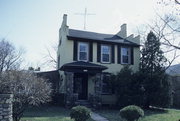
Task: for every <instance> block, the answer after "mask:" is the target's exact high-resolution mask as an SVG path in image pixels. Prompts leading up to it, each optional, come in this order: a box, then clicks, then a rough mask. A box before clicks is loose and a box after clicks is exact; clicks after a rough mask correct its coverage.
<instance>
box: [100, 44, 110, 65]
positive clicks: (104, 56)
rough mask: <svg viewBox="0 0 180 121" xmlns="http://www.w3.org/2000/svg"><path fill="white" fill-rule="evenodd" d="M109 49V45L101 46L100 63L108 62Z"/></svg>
mask: <svg viewBox="0 0 180 121" xmlns="http://www.w3.org/2000/svg"><path fill="white" fill-rule="evenodd" d="M110 54H111V47H110V46H109V45H101V62H103V63H109V62H110Z"/></svg>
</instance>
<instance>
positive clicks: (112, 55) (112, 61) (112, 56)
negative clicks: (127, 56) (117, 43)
mask: <svg viewBox="0 0 180 121" xmlns="http://www.w3.org/2000/svg"><path fill="white" fill-rule="evenodd" d="M111 63H114V45H111Z"/></svg>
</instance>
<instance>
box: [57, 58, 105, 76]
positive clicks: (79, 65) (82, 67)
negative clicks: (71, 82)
mask: <svg viewBox="0 0 180 121" xmlns="http://www.w3.org/2000/svg"><path fill="white" fill-rule="evenodd" d="M105 69H107V67H106V66H102V65H98V64H94V63H90V62H84V61H76V62H72V63H67V64H64V65H63V66H62V67H61V68H60V70H62V71H70V72H91V73H96V72H102V71H103V70H105Z"/></svg>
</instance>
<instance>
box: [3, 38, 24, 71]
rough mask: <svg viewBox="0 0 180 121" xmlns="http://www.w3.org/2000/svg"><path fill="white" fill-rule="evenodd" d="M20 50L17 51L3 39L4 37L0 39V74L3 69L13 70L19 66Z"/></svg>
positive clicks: (20, 59)
mask: <svg viewBox="0 0 180 121" xmlns="http://www.w3.org/2000/svg"><path fill="white" fill-rule="evenodd" d="M21 56H22V51H21V50H19V51H17V50H16V49H15V47H14V46H13V45H12V44H11V43H9V42H8V41H5V39H3V40H1V41H0V74H1V73H2V72H3V71H7V70H12V69H13V70H14V69H17V68H19V66H20V63H21V61H22V58H21Z"/></svg>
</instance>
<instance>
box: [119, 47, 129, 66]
mask: <svg viewBox="0 0 180 121" xmlns="http://www.w3.org/2000/svg"><path fill="white" fill-rule="evenodd" d="M123 49H127V50H128V55H124V53H123ZM123 56H128V62H127V63H124V62H123ZM130 62H131V50H130V47H121V63H122V64H130Z"/></svg>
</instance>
